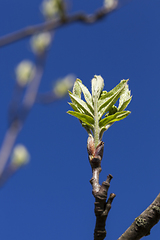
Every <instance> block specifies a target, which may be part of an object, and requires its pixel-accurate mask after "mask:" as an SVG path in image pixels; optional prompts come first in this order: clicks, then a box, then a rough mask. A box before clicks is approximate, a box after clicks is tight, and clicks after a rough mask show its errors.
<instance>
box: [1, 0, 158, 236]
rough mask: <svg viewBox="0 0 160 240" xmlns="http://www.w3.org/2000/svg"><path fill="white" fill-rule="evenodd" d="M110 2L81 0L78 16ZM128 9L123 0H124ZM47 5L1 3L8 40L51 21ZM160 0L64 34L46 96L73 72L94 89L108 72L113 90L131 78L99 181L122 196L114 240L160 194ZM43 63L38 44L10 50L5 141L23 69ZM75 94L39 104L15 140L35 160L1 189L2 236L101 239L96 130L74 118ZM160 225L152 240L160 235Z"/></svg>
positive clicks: (137, 0) (143, 0)
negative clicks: (92, 138)
mask: <svg viewBox="0 0 160 240" xmlns="http://www.w3.org/2000/svg"><path fill="white" fill-rule="evenodd" d="M68 2H69V1H68ZM101 3H102V1H95V0H94V1H93V0H92V1H91V0H87V1H86V0H81V1H78V0H75V1H73V0H72V2H71V3H70V4H69V12H75V11H78V10H84V11H86V12H87V13H92V12H93V11H94V10H95V9H97V8H98V7H100V6H101ZM120 3H121V4H123V3H124V2H123V1H121V2H120ZM40 4H41V1H39V0H34V1H20V0H13V1H6V0H1V2H0V22H1V27H0V36H3V35H5V34H7V33H10V32H13V31H16V30H18V29H21V28H23V27H25V26H29V25H32V24H38V23H41V22H43V18H42V15H41V13H40V10H39V6H40ZM159 9H160V2H159V1H158V0H153V1H149V0H132V1H130V2H129V3H128V4H126V5H124V6H123V7H122V8H120V9H119V10H117V11H115V12H114V13H112V14H111V15H109V16H108V17H107V18H105V19H104V20H103V21H99V22H97V23H96V24H94V25H84V24H80V23H74V24H71V25H68V26H65V27H64V28H61V29H58V30H57V31H56V32H55V35H54V41H53V45H52V47H51V49H50V52H49V54H48V58H47V62H46V67H45V72H44V75H43V79H42V83H41V86H40V89H39V91H40V92H46V91H49V90H50V89H51V88H52V84H53V82H54V81H55V80H56V79H57V78H59V77H63V76H65V75H67V74H70V73H73V74H75V75H76V76H77V77H78V78H80V79H81V80H82V81H83V83H84V84H85V85H86V86H87V87H88V88H89V89H90V83H91V79H92V78H93V76H94V75H95V74H96V75H102V77H103V78H104V80H105V89H106V90H107V91H108V90H110V89H112V88H113V87H114V86H115V85H117V84H118V83H119V82H120V80H121V79H127V78H129V79H130V81H129V86H130V89H131V92H132V95H133V99H132V102H131V103H130V105H129V106H128V109H129V110H130V111H131V112H132V113H131V114H130V115H129V116H128V117H127V118H126V119H125V120H123V121H120V122H118V123H115V124H113V126H112V127H111V128H110V129H109V130H108V131H107V132H106V133H105V134H104V137H103V141H104V142H105V150H104V156H103V160H102V172H101V174H100V182H102V181H104V180H105V179H106V177H107V175H108V174H109V173H110V174H112V175H113V179H112V182H111V187H110V190H109V191H110V193H111V192H114V193H115V194H116V198H115V199H114V202H113V204H112V209H111V211H110V213H109V217H108V220H107V237H108V239H110V240H115V239H117V238H118V237H119V236H120V235H121V234H122V233H123V232H124V231H125V230H126V229H127V227H129V225H130V224H131V223H132V222H133V221H134V219H135V218H136V217H137V216H138V215H139V214H140V213H141V212H142V211H143V210H144V209H145V208H146V207H148V205H149V204H150V203H151V202H152V201H153V200H154V199H155V197H156V196H157V195H158V193H159V183H160V174H159V169H160V161H159V159H160V153H159V136H160V128H159V105H160V99H159V89H160V71H159V69H160V44H159V43H160V31H159V25H160V14H159ZM23 59H30V60H33V61H34V55H33V53H32V51H31V49H30V45H29V39H25V40H22V41H19V42H17V43H14V44H12V45H9V46H6V47H4V48H1V53H0V111H1V124H0V142H1V143H2V141H3V138H4V134H5V132H6V129H7V110H8V106H9V103H10V101H11V99H12V95H13V88H14V84H15V80H14V68H15V67H16V65H17V64H18V63H19V62H20V61H22V60H23ZM68 101H69V98H68V97H66V98H65V99H63V100H61V101H59V102H55V103H53V104H49V105H41V104H36V105H35V106H34V107H33V109H32V110H31V112H30V114H29V116H28V118H27V121H26V123H25V125H24V128H23V129H22V131H21V133H20V134H19V136H18V138H17V141H16V143H22V144H24V145H25V146H26V147H27V149H28V151H29V152H30V155H31V161H30V163H29V164H28V165H27V166H26V167H25V168H23V169H21V170H20V171H18V172H17V173H16V174H15V175H14V176H13V177H12V178H11V179H10V180H8V182H7V183H6V184H5V185H4V186H3V188H2V189H1V192H0V206H1V208H0V212H1V214H0V215H1V216H0V225H1V238H2V239H4V240H11V239H15V240H22V239H23V240H28V239H30V240H33V239H34V240H35V239H39V240H44V239H47V240H51V239H56V240H61V239H64V238H65V239H75V238H76V240H80V239H82V238H83V239H93V238H92V236H93V230H94V224H95V216H94V198H93V196H92V188H91V185H90V183H89V180H90V178H91V177H92V175H91V168H90V165H89V162H88V156H87V150H86V141H87V133H86V132H85V130H84V129H82V127H81V125H80V124H79V121H78V120H77V119H76V118H74V117H71V116H69V115H67V114H66V111H67V110H69V109H70V106H69V105H68V103H67V102H68ZM159 235H160V230H159V224H158V225H157V226H155V227H154V228H153V229H152V231H151V235H150V236H148V237H147V239H148V240H152V239H159Z"/></svg>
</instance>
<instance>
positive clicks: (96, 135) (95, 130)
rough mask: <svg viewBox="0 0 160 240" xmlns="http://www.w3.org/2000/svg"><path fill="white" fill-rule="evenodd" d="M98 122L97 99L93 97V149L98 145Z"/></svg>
mask: <svg viewBox="0 0 160 240" xmlns="http://www.w3.org/2000/svg"><path fill="white" fill-rule="evenodd" d="M99 141H100V140H99V121H98V98H97V97H95V100H94V143H95V148H96V147H97V146H98V144H99Z"/></svg>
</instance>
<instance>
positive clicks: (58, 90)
mask: <svg viewBox="0 0 160 240" xmlns="http://www.w3.org/2000/svg"><path fill="white" fill-rule="evenodd" d="M74 80H75V76H74V75H72V74H69V75H67V76H66V77H64V78H62V79H59V80H58V81H57V82H56V84H55V86H54V89H53V92H54V93H55V95H56V96H57V97H64V96H65V95H66V94H67V93H68V90H70V89H71V88H72V86H73V83H74Z"/></svg>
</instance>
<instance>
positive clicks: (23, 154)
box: [11, 144, 30, 168]
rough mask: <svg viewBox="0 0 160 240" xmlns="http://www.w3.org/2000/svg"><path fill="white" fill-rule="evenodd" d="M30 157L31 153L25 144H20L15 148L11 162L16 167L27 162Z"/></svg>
mask: <svg viewBox="0 0 160 240" xmlns="http://www.w3.org/2000/svg"><path fill="white" fill-rule="evenodd" d="M29 159H30V155H29V153H28V151H27V149H26V147H25V146H23V145H21V144H19V145H17V146H16V147H15V148H14V149H13V154H12V159H11V164H12V165H13V166H15V167H16V168H17V167H21V166H22V165H25V164H27V163H28V162H29Z"/></svg>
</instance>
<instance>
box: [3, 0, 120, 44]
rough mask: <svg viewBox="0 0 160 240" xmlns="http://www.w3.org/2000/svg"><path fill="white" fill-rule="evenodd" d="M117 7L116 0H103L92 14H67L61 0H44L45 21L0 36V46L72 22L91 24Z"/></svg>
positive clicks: (42, 7)
mask: <svg viewBox="0 0 160 240" xmlns="http://www.w3.org/2000/svg"><path fill="white" fill-rule="evenodd" d="M117 8H118V0H104V4H103V6H102V7H101V8H100V9H98V10H97V11H96V12H95V13H93V14H86V13H83V12H80V13H75V14H72V15H67V12H66V5H65V3H64V1H63V0H44V1H43V3H42V6H41V11H42V13H43V15H44V17H45V18H46V21H45V22H44V23H41V24H37V25H33V26H29V27H26V28H23V29H21V30H19V31H16V32H13V33H11V34H8V35H6V36H3V37H1V38H0V47H3V46H6V45H8V44H11V43H13V42H16V41H19V40H21V39H24V38H26V37H29V36H31V35H33V34H36V33H37V32H46V31H51V30H55V29H57V28H60V27H63V26H65V25H67V24H71V23H74V22H81V23H84V24H93V23H95V22H97V21H99V20H101V19H103V18H104V17H106V16H108V15H109V14H110V13H111V12H113V11H114V10H116V9H117Z"/></svg>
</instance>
